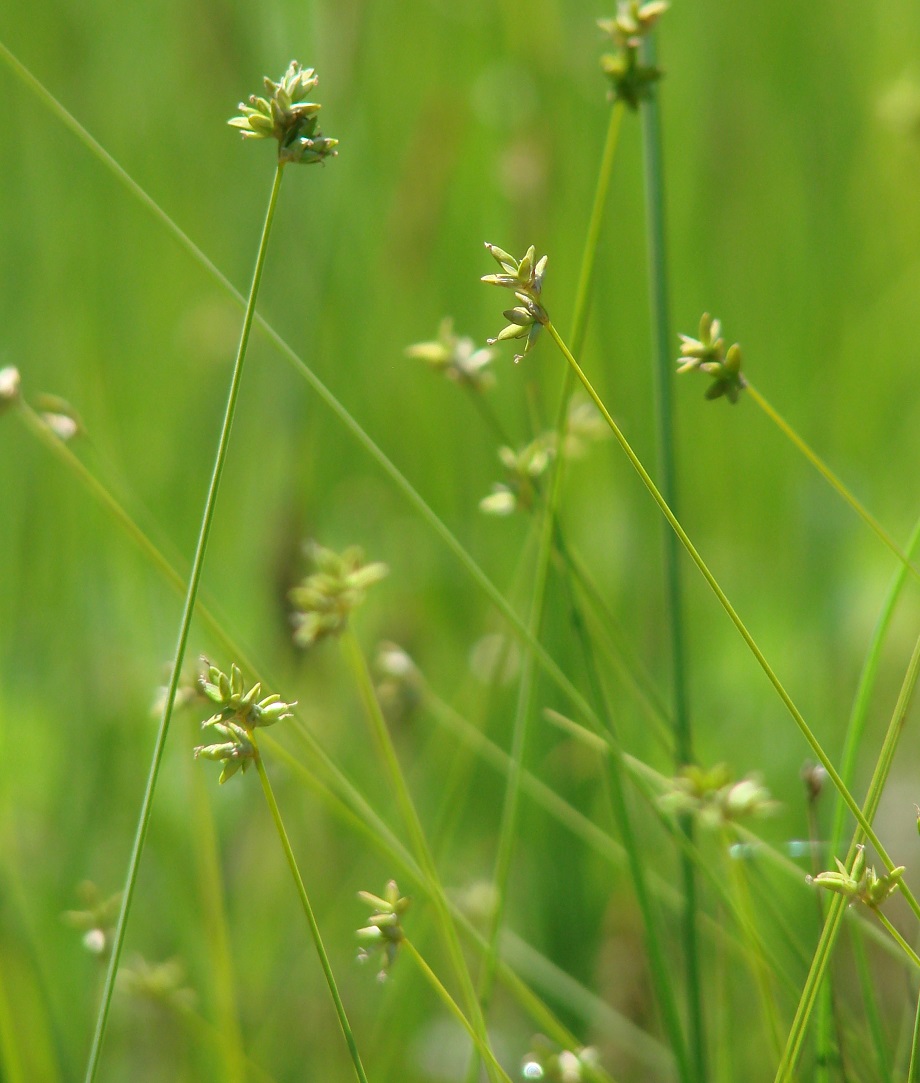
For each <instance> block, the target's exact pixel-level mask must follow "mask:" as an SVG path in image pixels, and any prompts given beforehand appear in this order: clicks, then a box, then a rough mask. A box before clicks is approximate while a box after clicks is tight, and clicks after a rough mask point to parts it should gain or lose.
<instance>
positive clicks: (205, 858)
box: [185, 756, 246, 1083]
mask: <svg viewBox="0 0 920 1083" xmlns="http://www.w3.org/2000/svg"><path fill="white" fill-rule="evenodd" d="M197 766H198V765H197V764H196V763H195V761H194V760H193V759H192V758H191V756H186V757H185V769H186V772H187V774H188V777H189V787H190V789H191V814H192V822H193V823H194V825H195V830H194V831H193V832H192V845H193V847H194V851H195V865H196V869H197V872H198V892H199V897H200V899H201V910H202V915H203V918H204V929H203V930H202V931H201V933H200V936H201V937H202V939H203V940H204V942H205V943H206V944H207V947H208V963H209V966H208V969H209V970H210V972H211V975H210V980H211V989H212V991H213V994H212V995H213V997H214V1005H215V1014H216V1016H217V1018H218V1020H219V1021H220V1027H219V1030H220V1034H221V1041H220V1042H219V1043H217V1052H218V1054H219V1055H220V1057H221V1059H222V1064H223V1068H222V1076H221V1078H222V1080H225V1081H226V1083H245V1081H246V1068H245V1062H246V1049H245V1046H244V1044H243V1035H242V1032H241V1030H240V1020H239V1011H238V1010H237V1000H236V989H237V985H236V979H235V976H234V972H233V953H232V949H231V946H230V935H229V932H228V929H227V910H226V906H225V898H226V896H225V892H224V890H223V884H222V882H221V876H220V861H219V856H218V842H217V831H216V829H215V826H214V814H213V812H212V810H211V806H210V803H209V801H208V793H207V780H206V778H205V773H204V772H203V771H201V770H198V769H197Z"/></svg>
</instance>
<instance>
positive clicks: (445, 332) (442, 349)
mask: <svg viewBox="0 0 920 1083" xmlns="http://www.w3.org/2000/svg"><path fill="white" fill-rule="evenodd" d="M406 356H407V357H414V358H416V359H417V360H419V361H423V362H424V363H425V364H426V365H427V366H428V367H429V368H431V369H433V370H434V371H435V372H439V373H441V374H442V375H444V376H446V377H447V379H448V380H453V382H454V383H455V384H460V385H461V386H463V387H466V388H468V389H469V390H470V391H476V392H482V391H487V390H488V389H489V388H490V387H492V385H493V384H494V383H495V377H494V376H493V375H492V373H491V372H488V371H487V370H486V366H487V365H488V364H490V362H492V361H493V360H494V359H495V351H494V350H490V349H489V348H488V347H487V346H483V347H481V348H480V349H478V350H477V349H476V346H475V344H474V342H473V340H472V339H471V338H466V337H464V338H460V337H459V336H458V335H455V334H454V321H453V320H452V319H451V318H450V317H449V316H448V317H447V318H446V319H444V320H442V321H441V326H440V327H439V328H438V337H437V338H436V339H435V340H434V341H433V342H418V343H416V344H415V345H414V346H408V347H407V348H406Z"/></svg>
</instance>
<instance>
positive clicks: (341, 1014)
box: [255, 751, 367, 1083]
mask: <svg viewBox="0 0 920 1083" xmlns="http://www.w3.org/2000/svg"><path fill="white" fill-rule="evenodd" d="M255 761H256V769H257V770H258V772H259V781H260V782H261V783H262V792H263V793H264V794H265V800H266V801H267V802H268V807H269V810H270V811H271V814H272V819H273V820H274V821H275V828H276V830H277V832H278V838H279V839H280V840H281V848H282V849H283V850H284V856H285V857H286V858H287V863H288V868H290V870H291V876H293V877H294V883H295V884H296V886H297V894H298V895H299V896H300V903H301V905H302V906H303V912H304V914H305V915H306V918H307V924H308V925H309V926H310V936H311V937H312V938H313V944H314V946H315V947H316V954H317V955H318V956H319V962H320V966H321V967H322V968H323V974H324V976H325V978H326V984H327V985H328V986H329V995H330V996H331V997H332V1003H333V1005H334V1006H335V1014H336V1015H337V1016H338V1020H339V1026H340V1027H341V1028H342V1034H343V1036H344V1038H345V1044H346V1045H347V1046H348V1052H349V1054H350V1055H351V1060H352V1064H354V1067H355V1075H356V1076H357V1077H358V1079H359V1081H360V1083H367V1076H366V1075H365V1073H364V1065H363V1064H362V1063H361V1055H360V1053H359V1052H358V1043H357V1042H356V1041H355V1036H354V1032H353V1031H352V1029H351V1024H350V1023H349V1022H348V1016H347V1015H346V1014H345V1005H344V1004H343V1003H342V998H341V996H340V995H339V988H338V986H337V985H336V982H335V975H334V974H333V973H332V965H331V964H330V962H329V956H328V955H327V954H326V948H325V946H324V944H323V938H322V935H321V934H320V931H319V925H318V924H317V922H316V915H315V914H314V913H313V907H312V906H311V905H310V897H309V896H308V895H307V889H306V888H305V887H304V882H303V877H302V876H301V875H300V869H299V868H298V866H297V858H296V857H294V851H293V850H292V849H291V842H290V839H289V838H288V834H287V831H286V830H285V827H284V821H283V820H282V819H281V810H280V809H279V808H278V802H277V801H276V800H275V793H274V790H272V784H271V782H269V779H268V773H267V772H266V770H265V765H264V764H263V763H262V757H261V755H259V753H258V751H257V752H256V756H255Z"/></svg>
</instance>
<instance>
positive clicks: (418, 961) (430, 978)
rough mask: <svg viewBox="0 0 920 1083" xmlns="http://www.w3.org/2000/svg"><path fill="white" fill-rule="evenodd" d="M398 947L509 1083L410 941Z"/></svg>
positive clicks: (488, 1060)
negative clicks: (406, 954)
mask: <svg viewBox="0 0 920 1083" xmlns="http://www.w3.org/2000/svg"><path fill="white" fill-rule="evenodd" d="M400 946H401V947H402V949H403V951H405V952H407V953H408V954H409V955H410V956H411V957H412V961H413V962H414V963H415V965H416V966H417V967H418V968H419V970H420V971H421V972H422V974H423V975H424V976H425V979H426V981H427V982H428V984H429V985H430V986H431V987H432V989H434V991H435V992H436V993H437V994H438V996H439V997H440V998H441V1000H442V1001H443V1002H444V1004H445V1006H446V1007H447V1010H448V1011H449V1012H450V1014H451V1015H452V1016H453V1017H454V1019H456V1020H457V1022H458V1023H459V1024H460V1025H461V1026H462V1027H463V1029H464V1030H465V1031H466V1032H467V1034H469V1036H470V1038H472V1040H473V1044H474V1045H475V1046H476V1048H477V1049H478V1050H479V1052H480V1054H481V1055H482V1057H483V1059H484V1060H485V1061H486V1063H487V1064H490V1065H491V1066H492V1070H493V1071H494V1072H495V1074H496V1075H497V1077H498V1078H499V1079H501V1080H504V1081H505V1083H511V1077H510V1076H509V1075H508V1073H507V1072H506V1071H505V1069H504V1068H502V1066H501V1065H500V1064H499V1063H498V1061H497V1060H496V1059H495V1054H494V1053H493V1052H492V1050H491V1049H490V1047H489V1045H488V1043H487V1042H484V1041H483V1040H482V1038H481V1037H480V1035H479V1034H478V1033H477V1032H476V1030H474V1028H473V1025H472V1024H471V1023H470V1021H469V1020H468V1019H467V1017H466V1016H465V1015H464V1014H463V1012H462V1011H461V1009H460V1006H459V1005H458V1004H457V1002H456V1001H455V1000H454V998H453V997H452V996H451V995H450V993H448V991H447V990H446V989H445V988H444V986H443V984H442V983H441V981H440V979H439V978H438V976H437V974H435V972H434V971H433V970H432V969H431V967H430V966H429V965H428V963H426V962H425V959H424V958H423V956H422V955H421V954H420V952H419V951H418V949H417V948H416V946H415V945H414V944H413V943H412V941H411V940H406V939H404V940H403V941H402V942H401V944H400Z"/></svg>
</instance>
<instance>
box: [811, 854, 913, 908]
mask: <svg viewBox="0 0 920 1083" xmlns="http://www.w3.org/2000/svg"><path fill="white" fill-rule="evenodd" d="M834 861H835V863H836V865H837V871H836V872H819V873H818V875H817V876H814V877H811V876H809V877H807V880H808V883H809V884H814V885H815V887H823V888H824V889H825V890H827V891H833V892H834V893H835V894H836V895H843V896H845V897H846V898H847V899H849V901H850V904H851V905H852V904H853V903H855V902H861V903H864V904H865V905H866V906H868V907H869V909H870V910H877V909H878V908H879V907H880V906H881V905H882V903H883V902H884V901H885V900H886V899H887V898H888V896H889V895H891V894H892V893H893V892H894V891H896V890H897V888H898V885H899V884H900V883H901V877H902V876H903V875H904V870H905V866H904V865H899V866H898V867H897V868H895V869H892V870H891V872H889V873H885V875H884V876H879V875H878V873H876V871H875V869H873V868H867V867H866V853H865V848H864V847H862V846H859V847H858V848H857V851H856V857H854V858H853V867H852V868H851V869H850V870H849V871H847V867H846V865H844V863H843V862H842V861H841V860H840V859H839V858H836V857H835V858H834Z"/></svg>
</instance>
